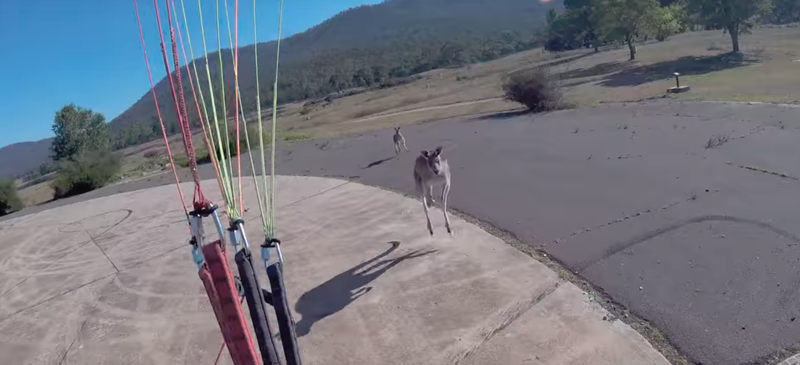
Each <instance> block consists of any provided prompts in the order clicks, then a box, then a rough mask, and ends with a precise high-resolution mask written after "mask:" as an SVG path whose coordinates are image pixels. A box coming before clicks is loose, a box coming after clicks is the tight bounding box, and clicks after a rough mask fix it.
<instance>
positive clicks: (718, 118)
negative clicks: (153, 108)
mask: <svg viewBox="0 0 800 365" xmlns="http://www.w3.org/2000/svg"><path fill="white" fill-rule="evenodd" d="M798 115H800V109H798V108H790V107H783V106H776V105H768V104H755V105H748V104H741V103H733V104H730V103H686V102H652V103H633V104H627V105H624V104H622V105H619V104H618V105H603V106H599V107H596V108H586V109H577V110H570V111H563V112H557V113H552V114H548V115H535V116H531V115H515V114H513V113H510V114H506V115H496V116H489V117H483V118H472V119H464V118H462V119H454V120H450V121H443V122H437V123H427V124H421V125H418V126H413V127H404V128H403V134H404V136H405V138H406V141H407V145H408V147H409V149H410V150H411V151H412V153H408V154H403V155H401V157H400V159H399V160H395V159H393V157H394V150H393V147H392V142H391V141H392V140H391V136H392V131H391V130H386V131H379V132H375V133H370V134H365V135H361V136H357V137H353V138H348V139H336V140H329V141H308V142H302V143H295V144H292V145H289V146H281V147H280V149H279V153H280V156H279V158H278V162H277V167H278V171H279V173H282V174H286V175H316V176H328V177H345V178H350V179H353V180H356V181H360V182H363V183H366V184H369V185H378V186H384V187H388V188H391V189H395V190H399V191H403V192H406V193H413V192H414V186H413V179H412V178H411V171H412V168H413V161H414V158H415V157H416V153H417V152H415V151H419V150H422V149H431V148H434V147H435V146H437V145H442V146H444V149H445V152H444V154H445V157H447V158H448V159H449V163H450V167H451V170H452V175H453V188H452V191H451V195H450V201H449V202H448V203H449V205H450V206H452V207H454V208H456V209H459V210H461V211H464V212H466V213H468V214H469V215H471V216H473V217H476V218H478V219H481V220H483V221H485V222H488V223H490V224H492V225H494V226H496V227H498V228H500V229H503V230H506V231H508V232H510V233H512V234H513V235H514V236H516V237H517V238H519V239H520V240H521V241H522V242H525V243H527V244H530V245H532V246H536V247H539V248H541V249H544V250H545V251H547V252H549V253H550V254H551V255H552V256H554V257H555V258H557V259H558V260H559V261H561V262H563V263H566V264H567V265H568V266H569V268H570V269H571V270H572V271H576V272H578V273H579V274H580V275H581V276H583V277H584V278H586V279H588V280H589V281H591V282H592V283H593V284H594V285H596V286H597V287H599V288H600V289H602V290H603V291H605V292H606V293H608V294H610V295H611V296H612V297H613V299H614V300H615V301H616V302H618V303H620V304H622V305H624V306H625V307H626V308H628V309H630V311H631V312H633V313H634V314H636V315H638V316H640V317H643V318H644V319H646V320H648V321H649V322H651V323H653V324H655V325H656V326H658V327H659V328H661V329H662V330H663V332H664V334H665V336H666V338H667V339H668V340H669V341H670V342H671V343H673V344H674V345H675V346H676V347H677V348H678V349H680V350H681V351H682V352H683V353H684V354H685V355H687V356H688V357H689V359H690V360H691V361H694V362H698V363H703V364H711V365H731V364H750V363H760V362H762V360H763V359H764V358H765V357H768V356H771V355H772V354H775V353H778V352H779V351H780V350H782V349H787V348H789V347H791V346H793V345H795V344H797V343H800V328H798V326H800V321H794V320H792V319H794V318H797V317H798V315H800V296H798V294H797V293H798V290H797V289H800V282H798V281H797V272H798V265H799V264H800V255H798V254H800V252H798V250H799V249H800V248H798V245H797V243H798V242H800V240H798V239H797V236H798V235H800V230H798V228H797V227H798V225H797V218H796V217H797V216H798V213H800V212H798V208H797V207H798V206H800V194H798V192H800V182H799V181H798V180H797V179H798V178H800V164H798V163H797V156H800V144H798V143H797V140H798V139H800V120H799V119H798ZM715 135H727V136H728V137H729V141H728V142H727V143H725V144H723V145H722V146H719V147H716V148H713V149H706V148H705V146H706V143H707V141H708V140H709V139H710V138H711V137H712V136H715ZM243 165H246V164H243ZM747 168H754V169H756V170H758V171H756V170H750V169H747ZM202 170H203V171H202V173H203V174H204V176H205V177H207V178H211V177H213V172H212V170H211V166H210V165H206V166H203V167H202ZM760 171H766V172H773V173H776V174H784V175H785V176H787V177H780V176H777V175H773V174H769V173H764V172H760ZM184 175H185V174H184ZM185 177H186V176H184V178H185ZM170 179H171V177H170V175H164V176H161V177H154V178H149V179H146V180H141V181H137V182H135V183H131V184H126V185H120V186H114V187H108V188H105V189H101V190H98V191H95V192H92V193H89V194H86V195H85V196H80V197H75V198H73V199H68V200H65V201H59V202H55V203H54V204H49V205H45V206H41V207H34V208H32V209H29V210H27V211H26V212H22V213H20V214H18V215H22V214H27V213H29V212H35V211H38V210H43V209H49V208H50V207H52V206H58V205H61V204H68V203H70V202H74V201H79V200H83V199H89V198H93V197H98V196H103V195H108V194H113V193H117V192H123V191H134V190H137V189H143V188H148V187H152V186H155V185H159V184H169V183H171V182H170ZM148 180H149V181H148ZM437 232H438V231H437ZM442 233H443V232H442ZM723 236H724V238H723ZM640 287H641V288H642V289H641V290H640V289H639V288H640Z"/></svg>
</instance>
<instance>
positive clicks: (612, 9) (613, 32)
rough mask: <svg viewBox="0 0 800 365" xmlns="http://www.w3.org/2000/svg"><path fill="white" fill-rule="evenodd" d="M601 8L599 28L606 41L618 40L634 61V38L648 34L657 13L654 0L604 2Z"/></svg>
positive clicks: (612, 0)
mask: <svg viewBox="0 0 800 365" xmlns="http://www.w3.org/2000/svg"><path fill="white" fill-rule="evenodd" d="M602 5H603V6H601V11H602V15H601V19H602V21H601V26H602V28H603V34H604V36H605V37H606V39H613V38H620V39H622V40H623V41H624V42H625V43H626V44H627V45H628V49H629V50H630V53H631V60H634V59H636V47H635V46H634V45H633V42H634V41H635V40H636V37H638V36H643V35H646V34H649V32H650V31H651V29H650V25H651V24H652V23H653V21H652V19H653V17H654V15H655V13H656V11H658V8H659V5H658V1H656V0H605V1H604V2H603V4H602Z"/></svg>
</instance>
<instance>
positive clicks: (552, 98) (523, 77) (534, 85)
mask: <svg viewBox="0 0 800 365" xmlns="http://www.w3.org/2000/svg"><path fill="white" fill-rule="evenodd" d="M503 91H504V92H505V97H506V99H508V100H511V101H516V102H518V103H520V104H524V105H525V106H527V107H528V109H530V110H531V111H532V112H534V113H538V112H546V111H552V110H558V109H563V108H565V107H566V106H567V105H566V104H565V103H564V93H563V92H562V89H561V85H560V83H559V82H558V80H556V79H555V77H553V75H551V74H550V72H549V71H547V70H545V69H543V68H535V69H531V70H522V71H517V72H514V73H511V74H509V75H506V76H505V77H504V78H503Z"/></svg>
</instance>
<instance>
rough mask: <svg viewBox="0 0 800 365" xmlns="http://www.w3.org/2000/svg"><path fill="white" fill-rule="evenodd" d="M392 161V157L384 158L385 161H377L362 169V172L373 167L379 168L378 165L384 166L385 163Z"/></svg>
mask: <svg viewBox="0 0 800 365" xmlns="http://www.w3.org/2000/svg"><path fill="white" fill-rule="evenodd" d="M392 159H394V156H392V157H389V158H384V159H381V160H378V161H375V162H372V163H370V164H369V165H367V167H362V168H361V169H362V170H366V169H368V168H371V167H375V166H378V165H380V164H382V163H384V162H386V161H390V160H392Z"/></svg>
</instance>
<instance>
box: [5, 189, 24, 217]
mask: <svg viewBox="0 0 800 365" xmlns="http://www.w3.org/2000/svg"><path fill="white" fill-rule="evenodd" d="M24 207H25V206H24V205H23V204H22V199H20V198H19V193H18V192H17V186H16V184H15V183H14V180H3V181H0V217H2V216H4V215H6V214H11V213H13V212H16V211H18V210H20V209H22V208H24Z"/></svg>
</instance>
